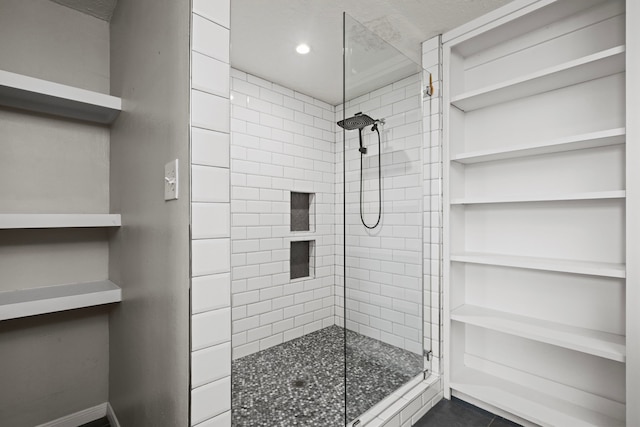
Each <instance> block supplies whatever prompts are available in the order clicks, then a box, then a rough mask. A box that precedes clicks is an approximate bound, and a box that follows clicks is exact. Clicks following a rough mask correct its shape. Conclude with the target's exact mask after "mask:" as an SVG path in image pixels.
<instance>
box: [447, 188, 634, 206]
mask: <svg viewBox="0 0 640 427" xmlns="http://www.w3.org/2000/svg"><path fill="white" fill-rule="evenodd" d="M625 195H626V192H625V191H594V192H588V193H568V194H548V195H544V194H539V195H535V196H522V195H511V196H496V197H465V198H460V199H451V204H452V205H472V204H487V203H526V202H557V201H571V200H602V199H624V198H625Z"/></svg>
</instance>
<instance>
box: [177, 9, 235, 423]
mask: <svg viewBox="0 0 640 427" xmlns="http://www.w3.org/2000/svg"><path fill="white" fill-rule="evenodd" d="M229 12H230V2H229V0H194V1H193V14H192V43H191V47H192V52H191V69H192V73H191V74H192V75H191V88H192V90H191V195H190V196H191V235H192V241H191V273H192V279H191V306H192V318H191V319H192V320H191V421H190V423H191V424H190V425H192V426H195V425H197V426H199V427H230V425H231V299H230V290H231V281H230V270H231V267H230V255H231V254H230V243H231V242H230V227H229V211H230V202H229V22H230V19H229ZM179 176H180V177H181V178H182V179H184V178H185V177H186V176H187V175H186V174H184V173H179ZM188 196H189V195H187V196H186V197H188ZM180 197H185V196H183V195H180Z"/></svg>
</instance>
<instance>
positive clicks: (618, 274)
mask: <svg viewBox="0 0 640 427" xmlns="http://www.w3.org/2000/svg"><path fill="white" fill-rule="evenodd" d="M450 260H451V261H452V262H464V263H470V264H483V265H495V266H501V267H514V268H526V269H531V270H546V271H557V272H560V273H573V274H584V275H589V276H602V277H614V278H624V277H625V275H626V273H625V266H624V264H615V263H608V262H593V261H574V260H565V259H553V258H538V257H527V256H516V255H501V254H490V253H479V252H463V253H454V254H451V256H450Z"/></svg>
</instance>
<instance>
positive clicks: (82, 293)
mask: <svg viewBox="0 0 640 427" xmlns="http://www.w3.org/2000/svg"><path fill="white" fill-rule="evenodd" d="M120 301H122V290H121V289H120V288H119V287H118V286H116V285H115V284H114V283H113V282H110V281H109V280H104V281H101V282H89V283H74V284H70V285H57V286H47V287H42V288H32V289H23V290H17V291H4V292H0V320H7V319H17V318H20V317H27V316H34V315H37V314H45V313H55V312H58V311H65V310H72V309H76V308H83V307H91V306H94V305H102V304H109V303H114V302H120Z"/></svg>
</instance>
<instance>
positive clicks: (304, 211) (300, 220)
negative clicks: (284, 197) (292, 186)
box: [291, 191, 315, 231]
mask: <svg viewBox="0 0 640 427" xmlns="http://www.w3.org/2000/svg"><path fill="white" fill-rule="evenodd" d="M314 199H315V194H313V193H298V192H295V191H292V192H291V231H315V218H314V217H315V209H314V205H315V203H314Z"/></svg>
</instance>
